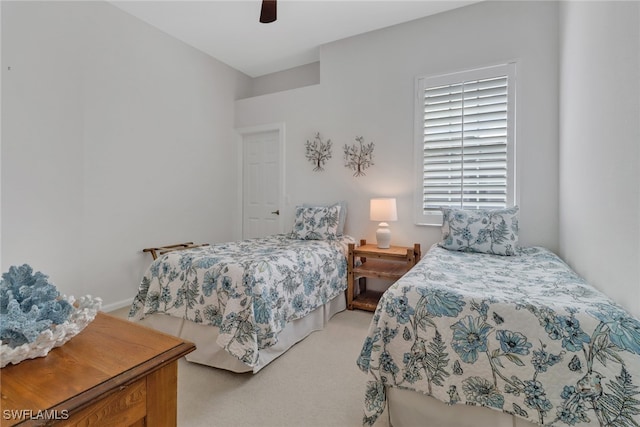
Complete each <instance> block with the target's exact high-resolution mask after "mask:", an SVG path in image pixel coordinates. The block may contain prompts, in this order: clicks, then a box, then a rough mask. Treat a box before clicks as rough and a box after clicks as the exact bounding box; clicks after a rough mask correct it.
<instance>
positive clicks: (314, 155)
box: [306, 132, 331, 172]
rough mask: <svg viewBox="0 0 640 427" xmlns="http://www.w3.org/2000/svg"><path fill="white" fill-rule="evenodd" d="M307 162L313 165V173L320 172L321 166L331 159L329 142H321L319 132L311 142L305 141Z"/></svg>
mask: <svg viewBox="0 0 640 427" xmlns="http://www.w3.org/2000/svg"><path fill="white" fill-rule="evenodd" d="M306 156H307V160H309V161H310V162H311V163H313V164H314V165H315V168H313V170H314V172H322V171H323V170H324V168H323V166H324V164H325V163H326V162H327V160H329V159H330V158H331V140H330V139H328V140H327V142H322V139H321V138H320V132H318V133H316V137H315V139H314V140H313V142H311V141H309V140H307V154H306Z"/></svg>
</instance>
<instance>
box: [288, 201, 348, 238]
mask: <svg viewBox="0 0 640 427" xmlns="http://www.w3.org/2000/svg"><path fill="white" fill-rule="evenodd" d="M340 210H341V207H340V206H339V205H333V206H314V207H304V206H297V207H296V216H295V221H294V223H293V231H292V232H291V237H292V238H293V239H300V240H335V239H337V238H338V223H339V218H340Z"/></svg>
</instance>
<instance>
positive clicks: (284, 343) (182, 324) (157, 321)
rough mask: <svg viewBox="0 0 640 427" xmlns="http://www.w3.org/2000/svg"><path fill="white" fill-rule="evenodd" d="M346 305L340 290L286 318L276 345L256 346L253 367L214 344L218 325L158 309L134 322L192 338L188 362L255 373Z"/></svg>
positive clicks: (323, 325)
mask: <svg viewBox="0 0 640 427" xmlns="http://www.w3.org/2000/svg"><path fill="white" fill-rule="evenodd" d="M346 308H347V304H346V299H345V294H344V292H341V293H340V294H339V295H338V296H337V297H335V298H334V299H332V300H331V301H329V302H328V303H326V304H325V305H323V306H321V307H318V308H317V309H315V310H314V311H312V312H311V313H309V314H308V315H307V316H305V317H303V318H301V319H296V320H294V321H292V322H290V323H289V324H287V326H285V328H284V329H283V330H282V331H281V332H280V334H278V343H277V344H276V345H274V346H272V347H269V348H266V349H263V350H260V357H259V359H258V364H257V365H256V366H254V367H251V366H249V365H246V364H244V363H242V362H241V361H240V360H239V359H237V358H235V357H234V356H232V355H230V354H229V353H227V352H226V351H225V350H224V349H223V348H222V347H220V346H219V345H218V344H216V339H217V338H218V329H217V328H215V327H212V326H206V325H202V324H198V323H194V322H191V321H189V320H184V319H180V318H177V317H172V316H167V315H165V314H161V313H155V314H151V315H148V316H146V317H145V318H144V319H142V320H140V321H138V323H140V324H142V325H145V326H148V327H151V328H153V329H156V330H159V331H161V332H164V333H166V334H169V335H174V336H177V337H180V338H182V339H185V340H188V341H191V342H193V343H194V344H195V345H196V350H195V351H193V352H191V353H189V354H188V355H187V356H185V357H186V359H187V360H188V361H189V362H194V363H200V364H203V365H207V366H212V367H214V368H219V369H225V370H227V371H232V372H238V373H242V372H253V373H256V372H258V371H259V370H260V369H262V368H263V367H265V366H266V365H267V364H269V363H270V362H271V361H273V360H274V359H276V358H277V357H278V356H280V355H281V354H283V353H284V352H285V351H287V350H288V349H289V348H291V347H292V346H293V345H294V344H295V343H297V342H299V341H302V340H303V339H304V338H305V337H307V336H308V335H309V334H311V333H312V332H314V331H319V330H322V329H324V327H325V325H326V324H327V322H329V319H331V318H332V317H333V316H334V315H335V314H337V313H339V312H341V311H343V310H345V309H346Z"/></svg>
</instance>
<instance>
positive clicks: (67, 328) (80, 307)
mask: <svg viewBox="0 0 640 427" xmlns="http://www.w3.org/2000/svg"><path fill="white" fill-rule="evenodd" d="M61 299H63V300H66V301H67V302H68V303H69V304H71V305H72V306H73V310H72V311H71V314H70V315H69V317H68V318H67V320H66V321H64V322H63V323H61V324H59V325H52V326H51V327H50V328H48V329H45V330H43V331H42V332H41V333H40V335H38V337H37V338H36V339H35V341H32V342H28V343H25V344H22V345H19V346H17V347H13V348H12V347H10V346H9V345H7V344H4V343H2V341H0V343H2V345H0V368H4V367H5V366H7V365H8V364H9V363H13V364H17V363H20V362H22V361H23V360H25V359H34V358H36V357H43V356H46V355H47V354H48V353H49V351H51V349H53V348H55V347H60V346H61V345H62V344H64V343H66V342H67V341H69V340H70V339H71V338H73V337H74V336H76V335H78V334H79V333H80V332H81V331H82V330H83V329H84V328H85V327H86V326H87V325H88V324H89V323H91V322H92V321H93V319H95V317H96V314H97V313H98V311H99V310H100V307H101V306H102V299H100V298H94V297H92V296H91V295H86V296H83V297H80V298H79V299H78V300H77V301H76V300H75V298H74V297H73V296H70V297H66V296H62V297H61Z"/></svg>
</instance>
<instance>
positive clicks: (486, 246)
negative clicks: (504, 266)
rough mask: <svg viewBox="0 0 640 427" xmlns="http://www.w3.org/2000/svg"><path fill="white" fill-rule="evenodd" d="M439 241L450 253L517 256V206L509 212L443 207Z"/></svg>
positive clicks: (509, 209) (506, 210) (505, 210)
mask: <svg viewBox="0 0 640 427" xmlns="http://www.w3.org/2000/svg"><path fill="white" fill-rule="evenodd" d="M442 219H443V221H442V241H441V242H440V243H438V245H439V246H441V247H443V248H445V249H449V250H452V251H466V252H480V253H485V254H494V255H516V248H517V246H518V207H517V206H514V207H512V208H508V209H496V210H488V209H469V210H465V209H452V208H442Z"/></svg>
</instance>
